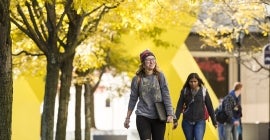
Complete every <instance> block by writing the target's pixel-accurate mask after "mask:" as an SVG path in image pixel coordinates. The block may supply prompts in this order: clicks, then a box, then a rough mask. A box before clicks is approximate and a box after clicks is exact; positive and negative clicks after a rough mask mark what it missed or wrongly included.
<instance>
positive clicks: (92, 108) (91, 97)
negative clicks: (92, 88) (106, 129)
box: [88, 92, 96, 128]
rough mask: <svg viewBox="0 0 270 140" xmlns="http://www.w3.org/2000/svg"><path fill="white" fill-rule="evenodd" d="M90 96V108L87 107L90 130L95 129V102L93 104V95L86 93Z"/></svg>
mask: <svg viewBox="0 0 270 140" xmlns="http://www.w3.org/2000/svg"><path fill="white" fill-rule="evenodd" d="M88 94H90V95H89V96H90V106H88V107H89V108H90V118H92V119H91V128H96V122H95V104H94V103H95V102H94V93H92V92H90V93H88Z"/></svg>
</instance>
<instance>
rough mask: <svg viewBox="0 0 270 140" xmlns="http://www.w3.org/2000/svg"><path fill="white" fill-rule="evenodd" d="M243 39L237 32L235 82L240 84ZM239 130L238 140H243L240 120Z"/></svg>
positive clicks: (242, 32)
mask: <svg viewBox="0 0 270 140" xmlns="http://www.w3.org/2000/svg"><path fill="white" fill-rule="evenodd" d="M244 37H245V32H244V31H243V30H241V31H239V33H238V36H237V38H236V44H237V47H238V48H237V51H238V56H237V81H238V82H241V47H242V43H243V39H244ZM239 102H240V104H242V102H241V95H240V96H239ZM239 127H240V129H241V132H240V134H239V137H238V140H243V127H242V119H240V126H239Z"/></svg>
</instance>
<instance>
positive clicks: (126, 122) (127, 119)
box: [124, 118, 130, 129]
mask: <svg viewBox="0 0 270 140" xmlns="http://www.w3.org/2000/svg"><path fill="white" fill-rule="evenodd" d="M129 122H130V118H126V120H125V122H124V127H125V128H126V129H128V128H129Z"/></svg>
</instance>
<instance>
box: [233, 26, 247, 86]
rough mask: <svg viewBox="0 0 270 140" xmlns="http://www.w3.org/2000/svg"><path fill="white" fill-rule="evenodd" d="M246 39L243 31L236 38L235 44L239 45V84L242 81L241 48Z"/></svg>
mask: <svg viewBox="0 0 270 140" xmlns="http://www.w3.org/2000/svg"><path fill="white" fill-rule="evenodd" d="M244 37H245V31H244V30H243V29H241V30H240V31H239V32H238V33H237V36H236V40H235V43H236V45H237V52H238V55H237V80H238V82H240V81H241V47H242V45H243V40H244Z"/></svg>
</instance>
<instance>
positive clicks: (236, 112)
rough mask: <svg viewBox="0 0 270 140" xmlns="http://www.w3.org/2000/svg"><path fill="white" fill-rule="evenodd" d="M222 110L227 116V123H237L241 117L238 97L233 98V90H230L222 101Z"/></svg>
mask: <svg viewBox="0 0 270 140" xmlns="http://www.w3.org/2000/svg"><path fill="white" fill-rule="evenodd" d="M223 104H224V110H225V112H226V114H227V115H228V120H227V123H233V122H234V121H239V120H240V118H241V117H242V108H241V105H240V99H239V97H236V96H235V92H234V90H232V91H231V92H230V93H229V94H228V95H227V96H226V97H225V98H224V100H223Z"/></svg>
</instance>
